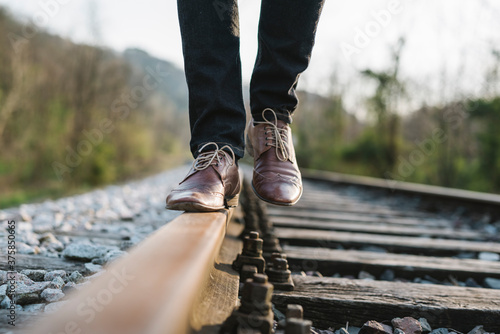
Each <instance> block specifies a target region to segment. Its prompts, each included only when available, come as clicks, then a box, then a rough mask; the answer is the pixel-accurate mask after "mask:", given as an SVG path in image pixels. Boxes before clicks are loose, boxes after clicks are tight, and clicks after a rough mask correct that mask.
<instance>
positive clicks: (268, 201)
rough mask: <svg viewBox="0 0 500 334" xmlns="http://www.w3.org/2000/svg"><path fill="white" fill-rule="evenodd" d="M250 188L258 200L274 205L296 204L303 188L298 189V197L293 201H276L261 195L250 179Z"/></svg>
mask: <svg viewBox="0 0 500 334" xmlns="http://www.w3.org/2000/svg"><path fill="white" fill-rule="evenodd" d="M252 190H253V193H254V194H255V196H257V197H258V198H259V199H260V200H262V201H264V202H266V203H269V204H274V205H279V206H293V205H295V204H297V202H298V201H299V200H300V198H301V197H302V191H303V189H300V194H299V197H298V198H297V199H296V200H295V201H293V202H276V201H271V200H270V199H267V198H264V197H262V196H261V195H260V194H259V193H258V192H257V190H255V187H254V186H253V180H252Z"/></svg>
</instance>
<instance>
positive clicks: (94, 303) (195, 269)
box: [30, 210, 231, 334]
mask: <svg viewBox="0 0 500 334" xmlns="http://www.w3.org/2000/svg"><path fill="white" fill-rule="evenodd" d="M230 214H231V212H230V211H225V210H224V211H220V212H210V213H184V214H182V215H180V216H179V217H177V218H176V219H174V220H173V221H171V222H169V223H167V224H166V225H165V226H163V227H162V228H161V229H159V230H158V231H156V232H155V233H154V234H153V235H151V236H150V237H149V238H147V239H146V240H144V241H143V242H141V243H140V244H139V245H137V246H136V247H135V248H133V249H132V250H131V251H130V253H129V254H128V255H126V256H124V257H123V258H121V259H120V260H117V261H116V262H115V263H112V264H111V265H110V266H109V267H108V268H107V270H106V272H104V273H103V274H102V275H101V276H99V277H98V278H96V279H95V281H93V282H92V283H91V284H89V285H88V286H86V287H85V288H83V289H82V290H80V291H77V292H76V293H75V294H74V295H72V296H71V297H70V299H69V301H68V303H67V304H66V305H64V307H62V308H61V309H60V310H59V311H57V312H56V313H54V314H52V315H49V316H47V317H45V318H44V319H42V320H41V322H40V323H39V324H37V325H36V330H33V331H32V332H30V333H37V334H50V333H82V334H83V333H94V334H95V333H103V334H115V333H116V334H118V333H120V334H124V333H125V334H160V333H161V334H165V333H175V334H179V333H188V332H189V331H190V324H189V320H190V317H191V311H192V309H193V305H194V303H196V300H197V297H198V294H199V291H200V290H201V288H202V286H203V284H204V283H205V281H206V279H208V276H209V274H210V270H211V269H212V268H213V264H214V261H215V259H216V256H217V254H218V252H219V249H220V246H221V244H222V241H223V239H224V235H225V232H226V223H227V220H228V219H229V217H230Z"/></svg>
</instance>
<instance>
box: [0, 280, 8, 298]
mask: <svg viewBox="0 0 500 334" xmlns="http://www.w3.org/2000/svg"><path fill="white" fill-rule="evenodd" d="M5 297H7V284H4V285H0V300H3V299H4V298H5Z"/></svg>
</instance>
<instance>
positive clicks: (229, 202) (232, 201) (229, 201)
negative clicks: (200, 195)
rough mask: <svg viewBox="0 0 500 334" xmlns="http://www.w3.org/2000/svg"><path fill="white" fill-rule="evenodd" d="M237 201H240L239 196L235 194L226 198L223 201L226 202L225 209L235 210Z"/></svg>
mask: <svg viewBox="0 0 500 334" xmlns="http://www.w3.org/2000/svg"><path fill="white" fill-rule="evenodd" d="M239 199H240V194H237V195H235V196H233V197H226V198H225V199H224V202H226V208H228V209H229V208H235V207H237V206H238V203H239Z"/></svg>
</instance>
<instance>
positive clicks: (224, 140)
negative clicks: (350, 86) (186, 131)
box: [177, 0, 324, 158]
mask: <svg viewBox="0 0 500 334" xmlns="http://www.w3.org/2000/svg"><path fill="white" fill-rule="evenodd" d="M323 2H324V0H262V7H261V13H260V22H259V33H258V38H259V49H258V53H257V59H256V62H255V68H254V71H253V74H252V79H251V83H250V109H251V112H252V116H253V118H254V119H255V120H262V111H263V110H264V109H266V108H271V109H273V110H274V111H275V112H276V114H277V116H278V118H279V119H281V120H283V121H285V122H287V123H291V121H292V118H291V116H292V114H293V112H294V111H295V109H296V108H297V104H298V99H297V95H296V92H295V90H296V87H297V81H298V79H299V76H300V74H301V73H302V72H303V71H304V70H305V69H306V68H307V66H308V64H309V59H310V57H311V51H312V48H313V45H314V36H315V33H316V26H317V23H318V20H319V17H320V14H321V9H322V7H323ZM177 5H178V10H179V22H180V28H181V34H182V49H183V52H184V67H185V72H186V79H187V84H188V88H189V121H190V124H191V144H190V146H191V152H192V153H193V155H194V156H195V157H196V156H197V150H198V148H199V147H200V146H201V145H203V144H205V143H207V142H216V143H218V144H219V147H221V146H223V145H229V146H230V147H231V148H232V149H233V151H234V153H235V155H236V157H237V158H242V157H243V154H244V145H245V142H244V130H245V123H246V115H245V107H244V105H243V96H242V87H241V62H240V50H239V47H240V39H239V18H238V5H237V0H178V1H177ZM207 148H208V147H207ZM208 149H210V148H208Z"/></svg>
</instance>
